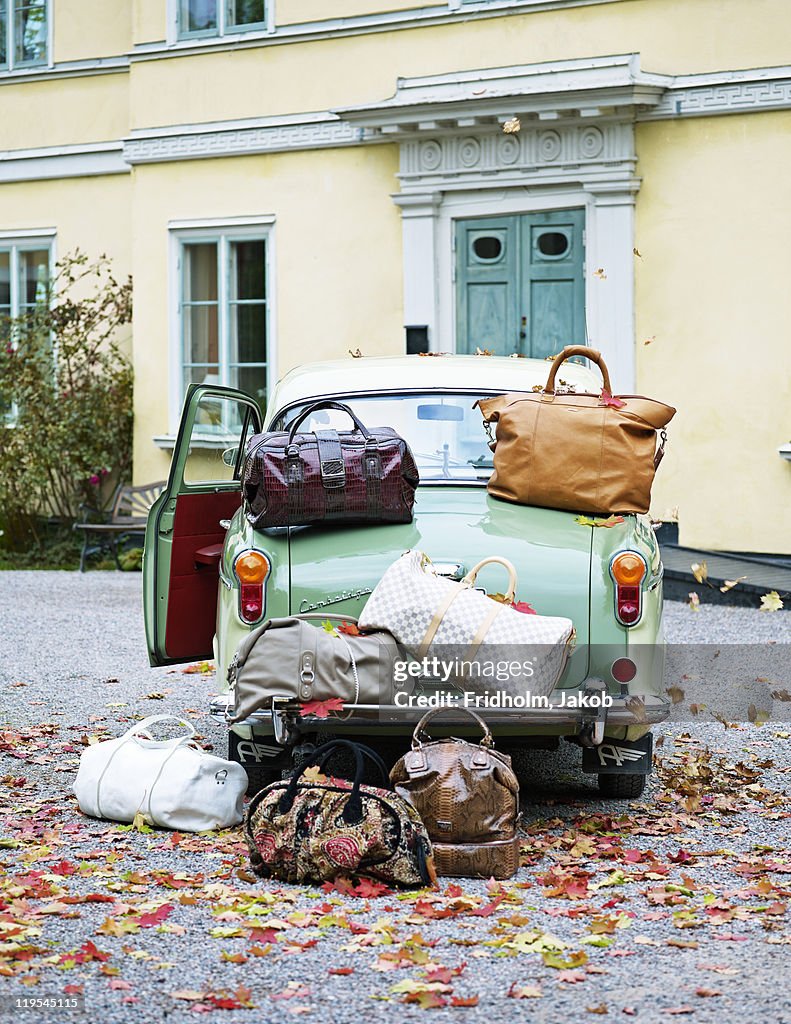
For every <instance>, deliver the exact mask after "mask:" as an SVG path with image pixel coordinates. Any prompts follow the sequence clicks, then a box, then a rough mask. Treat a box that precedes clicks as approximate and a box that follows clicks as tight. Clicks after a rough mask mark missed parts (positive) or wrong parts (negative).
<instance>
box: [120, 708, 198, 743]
mask: <svg viewBox="0 0 791 1024" xmlns="http://www.w3.org/2000/svg"><path fill="white" fill-rule="evenodd" d="M155 722H178V724H179V725H184V726H186V727H187V729H188V730H189V731H188V732H187V733H185V734H184V735H183V736H176V737H175V738H174V739H171V740H152V739H151V738H150V737H148V736H145V735H141V733H146V732H147V731H148V727H149V726H150V725H153V724H154V723H155ZM194 735H195V728H194V726H193V725H192V723H191V722H188V721H187V720H186V718H179V717H178V716H177V715H149V716H148V718H144V719H142V721H140V722H135V724H134V725H133V726H132V728H131V729H127V731H126V732H125V733H124V738H127V737H128V738H129V739H131V740H134V741H135V743H137V744H138V746H141V747H142V746H145V747H148V748H149V749H152V750H153V749H162V748H165V747H177V746H178V745H179V744H180V743H188V742H189V741H190V740H191V739H192V737H193V736H194Z"/></svg>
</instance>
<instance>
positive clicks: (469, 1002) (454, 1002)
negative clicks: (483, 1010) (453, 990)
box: [450, 996, 478, 1006]
mask: <svg viewBox="0 0 791 1024" xmlns="http://www.w3.org/2000/svg"><path fill="white" fill-rule="evenodd" d="M450 1005H451V1006H477V1005H478V997H477V996H470V997H469V998H468V999H464V998H463V997H462V996H453V998H452V999H451V1001H450Z"/></svg>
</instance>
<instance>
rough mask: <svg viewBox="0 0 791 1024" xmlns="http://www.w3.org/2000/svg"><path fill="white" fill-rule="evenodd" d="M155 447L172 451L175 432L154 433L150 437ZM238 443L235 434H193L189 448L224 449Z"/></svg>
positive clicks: (174, 442)
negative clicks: (219, 435)
mask: <svg viewBox="0 0 791 1024" xmlns="http://www.w3.org/2000/svg"><path fill="white" fill-rule="evenodd" d="M151 440H152V441H153V442H154V444H155V445H156V446H157V448H161V449H162V450H163V451H166V452H172V451H173V449H174V448H175V447H176V440H177V438H176V435H175V434H156V435H155V436H154V437H152V438H151ZM238 444H239V437H238V435H236V434H229V435H228V436H227V437H212V436H210V435H208V434H193V435H192V437H191V438H190V448H191V449H192V448H205V449H207V450H216V451H224V450H225V449H226V448H234V447H236V446H237V445H238Z"/></svg>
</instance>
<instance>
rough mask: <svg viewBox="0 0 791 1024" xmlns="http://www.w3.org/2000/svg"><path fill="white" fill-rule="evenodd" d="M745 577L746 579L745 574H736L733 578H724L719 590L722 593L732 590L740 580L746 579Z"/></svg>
mask: <svg viewBox="0 0 791 1024" xmlns="http://www.w3.org/2000/svg"><path fill="white" fill-rule="evenodd" d="M746 579H747V577H746V576H738V577H737V578H736V579H735V580H726V581H725V582H724V583H723V585H722V586H721V587H720V590H721V591H722V593H723V594H727V593H728V591H729V590H733V588H734V587H735V586H736V585H737V584H738V583H741V581H742V580H746Z"/></svg>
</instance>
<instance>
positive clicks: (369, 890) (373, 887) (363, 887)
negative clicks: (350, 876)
mask: <svg viewBox="0 0 791 1024" xmlns="http://www.w3.org/2000/svg"><path fill="white" fill-rule="evenodd" d="M392 891H393V890H392V889H388V888H387V886H386V885H384V883H382V882H374V881H373V879H371V878H361V879H360V881H359V882H358V883H357V885H356V886H355V887H354V895H355V896H359V897H360V898H361V899H364V900H371V899H376V897H377V896H389V895H390V893H392Z"/></svg>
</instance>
